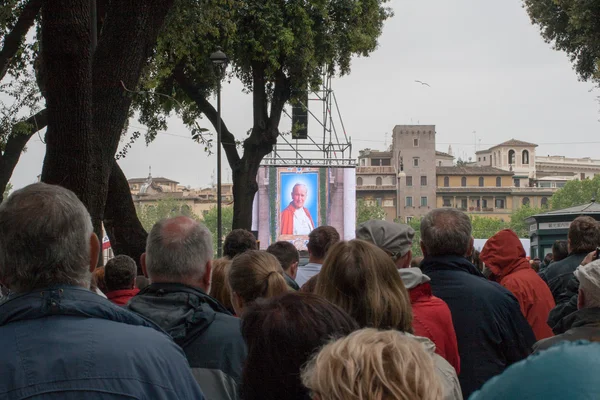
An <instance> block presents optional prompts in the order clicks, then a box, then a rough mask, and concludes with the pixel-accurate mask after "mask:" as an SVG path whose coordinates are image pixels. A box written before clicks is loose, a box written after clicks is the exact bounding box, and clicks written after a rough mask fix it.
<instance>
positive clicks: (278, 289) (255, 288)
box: [229, 250, 288, 303]
mask: <svg viewBox="0 0 600 400" xmlns="http://www.w3.org/2000/svg"><path fill="white" fill-rule="evenodd" d="M283 274H284V272H283V269H282V268H281V264H279V261H278V260H277V258H275V256H273V255H272V254H269V253H267V252H266V251H260V250H250V251H247V252H245V253H242V254H240V255H238V256H236V257H234V258H233V260H232V262H231V269H230V271H229V286H230V287H231V290H232V291H233V292H235V293H237V294H238V296H240V297H241V298H242V300H244V302H245V303H251V302H253V301H255V300H256V299H258V298H261V297H264V298H269V297H274V296H278V295H280V294H284V293H286V292H287V291H288V286H287V284H286V282H285V278H284V276H283Z"/></svg>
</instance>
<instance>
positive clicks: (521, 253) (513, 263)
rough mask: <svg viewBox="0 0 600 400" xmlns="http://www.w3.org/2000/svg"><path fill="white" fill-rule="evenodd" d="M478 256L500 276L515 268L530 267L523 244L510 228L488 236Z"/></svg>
mask: <svg viewBox="0 0 600 400" xmlns="http://www.w3.org/2000/svg"><path fill="white" fill-rule="evenodd" d="M479 257H480V258H481V260H482V261H483V262H484V263H485V265H486V266H487V267H488V268H489V269H490V270H491V271H492V272H493V273H494V275H496V276H498V277H500V278H501V277H503V276H506V275H508V274H509V273H511V272H513V271H515V270H516V269H520V268H530V266H529V261H527V254H526V253H525V249H524V248H523V244H521V241H520V240H519V237H518V236H517V234H516V233H514V232H513V231H511V230H510V229H504V230H502V231H500V232H498V233H496V234H495V235H494V236H492V237H491V238H489V239H488V241H487V242H486V243H485V245H484V246H483V249H482V250H481V254H480V256H479Z"/></svg>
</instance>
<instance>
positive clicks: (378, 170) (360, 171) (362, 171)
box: [356, 166, 396, 175]
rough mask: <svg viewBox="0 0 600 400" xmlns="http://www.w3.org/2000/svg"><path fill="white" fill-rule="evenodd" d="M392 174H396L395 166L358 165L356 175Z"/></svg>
mask: <svg viewBox="0 0 600 400" xmlns="http://www.w3.org/2000/svg"><path fill="white" fill-rule="evenodd" d="M386 174H387V175H391V174H396V168H395V167H388V166H386V167H356V175H386Z"/></svg>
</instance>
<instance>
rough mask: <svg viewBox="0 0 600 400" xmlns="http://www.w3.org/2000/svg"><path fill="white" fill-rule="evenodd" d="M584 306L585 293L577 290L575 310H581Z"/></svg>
mask: <svg viewBox="0 0 600 400" xmlns="http://www.w3.org/2000/svg"><path fill="white" fill-rule="evenodd" d="M584 306H585V293H583V290H581V288H579V296H577V309H578V310H581V309H582V308H583V307H584Z"/></svg>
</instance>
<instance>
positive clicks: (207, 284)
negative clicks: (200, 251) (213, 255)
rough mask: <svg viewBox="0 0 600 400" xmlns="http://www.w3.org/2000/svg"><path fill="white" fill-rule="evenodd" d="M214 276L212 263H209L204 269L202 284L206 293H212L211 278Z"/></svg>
mask: <svg viewBox="0 0 600 400" xmlns="http://www.w3.org/2000/svg"><path fill="white" fill-rule="evenodd" d="M211 276H212V261H210V260H209V261H207V262H206V266H205V269H204V275H202V284H203V285H204V287H205V288H206V289H205V292H206V293H208V292H209V291H210V278H211Z"/></svg>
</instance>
